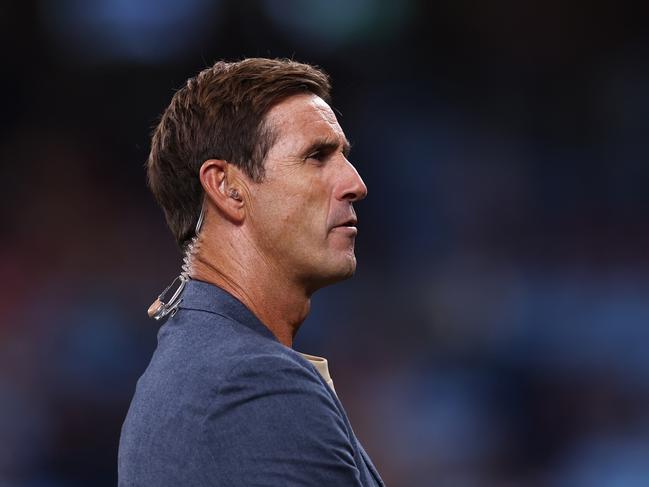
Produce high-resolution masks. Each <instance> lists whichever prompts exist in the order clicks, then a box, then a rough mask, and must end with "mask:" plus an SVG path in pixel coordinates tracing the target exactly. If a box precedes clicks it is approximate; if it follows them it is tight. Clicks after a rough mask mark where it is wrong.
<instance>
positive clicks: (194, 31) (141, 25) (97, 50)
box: [43, 0, 221, 63]
mask: <svg viewBox="0 0 649 487" xmlns="http://www.w3.org/2000/svg"><path fill="white" fill-rule="evenodd" d="M220 4H221V2H220V1H219V0H215V1H210V0H184V1H183V2H178V1H176V0H96V1H93V2H80V1H76V0H57V1H53V0H45V1H44V2H43V22H44V23H45V24H46V25H47V26H48V27H49V29H50V32H51V33H52V34H53V35H54V36H55V38H56V40H57V41H58V43H59V44H60V46H61V47H62V48H63V49H64V50H65V51H67V52H68V53H71V54H73V55H75V56H77V57H79V58H82V59H85V60H87V61H92V62H96V61H101V60H106V59H108V60H111V59H112V60H127V61H137V62H145V63H148V62H153V63H155V62H161V61H165V60H168V59H173V58H175V57H178V56H180V55H182V54H183V53H185V52H186V51H187V50H188V49H189V48H191V47H192V46H194V45H195V43H196V41H198V40H199V39H200V38H201V37H202V35H203V34H204V33H205V32H206V31H207V28H208V27H209V26H210V23H209V22H208V19H210V17H211V16H209V15H207V14H208V13H212V12H213V11H214V10H215V7H218V6H220Z"/></svg>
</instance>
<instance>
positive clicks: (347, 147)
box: [302, 137, 352, 157]
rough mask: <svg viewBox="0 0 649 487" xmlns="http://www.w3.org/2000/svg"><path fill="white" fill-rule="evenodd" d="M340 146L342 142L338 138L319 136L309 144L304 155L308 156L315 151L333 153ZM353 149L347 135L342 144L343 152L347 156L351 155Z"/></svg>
mask: <svg viewBox="0 0 649 487" xmlns="http://www.w3.org/2000/svg"><path fill="white" fill-rule="evenodd" d="M338 147H340V142H339V141H338V140H337V139H332V138H329V137H322V138H317V139H315V140H314V141H313V142H311V143H310V144H309V146H308V147H307V148H306V149H305V150H304V151H303V152H302V154H303V155H304V157H307V156H309V155H311V154H313V153H314V152H325V153H332V152H334V151H335V150H336V149H338ZM351 149H352V144H351V142H349V140H347V137H345V138H344V140H343V144H342V153H343V155H344V156H345V157H348V156H349V152H350V151H351Z"/></svg>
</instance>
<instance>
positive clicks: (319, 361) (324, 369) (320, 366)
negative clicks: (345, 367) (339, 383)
mask: <svg viewBox="0 0 649 487" xmlns="http://www.w3.org/2000/svg"><path fill="white" fill-rule="evenodd" d="M299 353H300V355H302V357H304V358H305V359H306V360H308V361H309V362H311V364H312V365H313V366H314V367H315V368H316V370H317V371H318V373H319V374H320V375H321V376H322V378H323V379H324V381H325V382H326V383H327V385H328V386H329V387H331V390H332V391H334V394H336V389H334V381H333V380H331V376H330V375H329V364H328V363H327V359H326V358H323V357H316V356H315V355H309V354H307V353H302V352H299Z"/></svg>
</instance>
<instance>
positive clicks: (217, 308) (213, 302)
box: [178, 279, 277, 341]
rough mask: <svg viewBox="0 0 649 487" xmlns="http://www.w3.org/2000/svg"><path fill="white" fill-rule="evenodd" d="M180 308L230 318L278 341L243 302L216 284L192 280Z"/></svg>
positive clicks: (182, 298)
mask: <svg viewBox="0 0 649 487" xmlns="http://www.w3.org/2000/svg"><path fill="white" fill-rule="evenodd" d="M178 307H179V308H185V309H195V310H200V311H207V312H208V313H214V314H217V315H221V316H225V317H227V318H230V319H232V320H234V321H236V322H237V323H240V324H242V325H244V326H247V327H248V328H250V329H251V330H254V331H256V332H257V333H259V334H261V335H264V336H266V337H268V338H272V339H273V340H276V341H277V338H276V337H275V335H273V332H271V331H270V330H269V329H268V327H267V326H266V325H264V324H263V323H262V322H261V321H260V320H259V318H257V317H256V316H255V315H254V314H253V313H252V311H250V310H249V309H248V308H247V307H246V306H245V305H244V304H243V303H242V302H241V301H239V300H238V299H237V298H235V297H234V296H233V295H232V294H230V293H229V292H227V291H225V290H224V289H221V288H220V287H218V286H215V285H214V284H210V283H208V282H204V281H198V280H195V279H190V280H189V281H187V284H186V285H185V289H183V292H182V296H181V301H180V304H179V306H178Z"/></svg>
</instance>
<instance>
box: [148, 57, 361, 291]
mask: <svg viewBox="0 0 649 487" xmlns="http://www.w3.org/2000/svg"><path fill="white" fill-rule="evenodd" d="M329 90H330V85H329V81H328V77H327V75H326V74H324V73H323V72H322V71H320V70H318V69H316V68H314V67H311V66H308V65H305V64H301V63H297V62H294V61H289V60H271V59H246V60H243V61H240V62H236V63H224V62H219V63H216V64H215V65H214V66H213V67H212V68H209V69H206V70H204V71H202V72H201V73H199V74H198V76H196V77H195V78H192V79H190V80H189V81H188V82H187V84H186V86H184V87H183V88H182V89H180V90H179V91H178V92H177V93H176V94H175V95H174V97H173V99H172V102H171V104H170V106H169V107H168V108H167V110H166V111H165V112H164V114H163V116H162V119H161V121H160V124H159V125H158V127H157V129H156V130H155V132H154V135H153V140H152V147H151V154H150V156H149V160H148V179H149V185H150V188H151V190H152V192H153V193H154V195H155V197H156V200H157V201H158V203H159V204H160V205H161V206H162V208H163V210H164V212H165V216H166V218H167V223H168V224H169V227H170V228H171V230H172V232H173V234H174V236H175V237H176V240H177V242H178V244H179V245H180V246H181V247H184V245H185V244H186V243H187V242H188V241H189V240H190V239H191V238H192V237H193V236H194V235H193V234H194V227H195V224H196V221H197V219H198V215H199V213H200V211H201V207H202V205H203V200H204V199H206V206H207V208H208V217H207V218H206V220H207V222H212V224H214V222H215V219H218V220H219V222H220V223H219V225H221V224H226V225H229V227H227V229H232V230H233V231H234V230H236V232H238V236H239V238H240V240H241V242H240V245H250V246H251V247H253V248H254V249H255V252H256V253H258V254H260V255H262V258H263V259H264V260H266V261H268V262H270V263H271V265H272V266H274V267H276V268H277V269H278V272H282V273H286V274H290V276H289V277H290V278H291V279H296V280H303V281H304V284H305V286H307V287H309V288H313V289H316V288H318V287H321V286H322V285H324V284H327V283H329V282H334V281H336V280H339V279H341V278H344V277H349V276H350V275H351V274H352V273H353V272H354V269H355V258H354V236H355V233H356V229H355V214H354V211H353V208H352V203H353V202H354V201H356V200H358V199H361V198H363V197H364V196H365V194H366V191H367V189H366V188H365V185H364V184H363V181H362V180H361V179H360V177H359V176H358V173H357V172H356V170H355V169H354V168H353V166H352V165H351V164H350V163H349V161H347V159H346V155H347V152H348V150H349V143H348V141H347V139H346V138H345V135H344V133H343V132H342V129H341V128H340V126H339V125H338V122H337V120H336V117H335V115H334V113H333V111H332V110H331V108H330V107H329V105H328V102H329V96H330V95H329ZM341 225H342V226H341ZM219 228H220V230H221V231H223V226H222V225H221V226H220V227H219ZM222 236H224V235H222ZM242 236H243V237H242ZM311 281H313V282H311ZM316 281H317V282H316Z"/></svg>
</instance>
